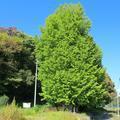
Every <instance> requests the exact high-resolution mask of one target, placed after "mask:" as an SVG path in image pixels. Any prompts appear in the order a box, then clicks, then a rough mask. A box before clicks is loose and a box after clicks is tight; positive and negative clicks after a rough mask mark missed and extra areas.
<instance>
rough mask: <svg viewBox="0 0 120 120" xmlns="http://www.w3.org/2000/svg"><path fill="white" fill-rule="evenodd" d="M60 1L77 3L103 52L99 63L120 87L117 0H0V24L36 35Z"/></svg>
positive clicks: (119, 41)
mask: <svg viewBox="0 0 120 120" xmlns="http://www.w3.org/2000/svg"><path fill="white" fill-rule="evenodd" d="M64 3H81V4H82V6H83V8H84V10H85V13H86V15H87V16H88V17H89V19H90V20H91V22H92V27H91V30H90V33H91V35H92V36H93V37H94V40H95V42H96V43H97V44H98V45H99V46H100V47H101V49H102V52H103V65H104V67H105V69H106V70H107V72H108V74H109V75H110V77H111V78H112V80H113V82H114V83H115V85H116V88H117V89H119V90H120V81H119V78H120V0H0V27H12V26H15V27H17V28H18V29H19V30H21V31H23V32H25V33H27V34H30V35H33V36H34V35H39V34H40V26H43V25H44V24H45V19H46V18H47V17H48V16H49V15H50V14H52V13H54V11H55V10H56V9H57V8H58V7H59V6H60V5H62V4H64Z"/></svg>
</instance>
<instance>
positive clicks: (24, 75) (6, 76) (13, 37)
mask: <svg viewBox="0 0 120 120" xmlns="http://www.w3.org/2000/svg"><path fill="white" fill-rule="evenodd" d="M34 48H35V45H34V40H33V38H32V37H30V36H28V35H26V34H25V33H22V32H20V31H18V30H17V29H12V28H2V29H0V95H4V94H6V95H7V96H9V98H10V99H11V100H12V99H13V97H15V98H16V100H17V101H18V102H23V101H26V100H29V101H32V100H33V96H34V75H35V56H34Z"/></svg>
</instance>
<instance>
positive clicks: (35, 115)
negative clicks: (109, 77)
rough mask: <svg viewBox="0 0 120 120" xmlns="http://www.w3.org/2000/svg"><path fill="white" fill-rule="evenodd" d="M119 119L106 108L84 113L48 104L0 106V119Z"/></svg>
mask: <svg viewBox="0 0 120 120" xmlns="http://www.w3.org/2000/svg"><path fill="white" fill-rule="evenodd" d="M90 118H93V119H94V120H105V119H110V120H119V118H118V117H117V116H116V114H115V113H114V112H112V111H106V110H89V112H86V113H71V112H68V111H56V109H55V108H53V107H49V106H48V105H42V106H38V107H35V108H30V109H23V108H20V107H17V106H16V105H15V104H12V105H8V106H6V107H2V108H0V120H89V119H90Z"/></svg>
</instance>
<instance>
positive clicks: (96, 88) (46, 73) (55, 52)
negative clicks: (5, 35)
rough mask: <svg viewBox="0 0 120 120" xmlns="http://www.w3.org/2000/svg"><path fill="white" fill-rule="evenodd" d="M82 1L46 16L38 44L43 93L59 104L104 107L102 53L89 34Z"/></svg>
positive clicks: (89, 24) (53, 102)
mask: <svg viewBox="0 0 120 120" xmlns="http://www.w3.org/2000/svg"><path fill="white" fill-rule="evenodd" d="M90 27H91V23H90V21H89V19H88V18H87V17H86V15H85V13H84V11H83V8H82V7H81V5H80V4H75V5H73V4H70V5H68V4H65V5H62V6H61V7H59V9H58V10H57V11H56V12H55V13H54V14H52V15H50V16H49V17H48V18H47V19H46V24H45V27H43V28H42V29H41V32H42V35H41V38H40V42H39V44H37V48H36V55H37V59H38V63H39V79H40V80H41V84H42V91H43V93H42V95H43V97H44V99H45V100H47V101H48V102H50V103H52V104H54V105H58V104H64V105H72V106H87V107H91V106H92V107H100V106H103V105H104V104H105V102H106V98H105V96H106V95H107V90H106V89H105V82H104V74H105V71H104V68H103V66H102V52H101V50H100V48H99V47H98V46H97V45H96V43H95V42H94V40H93V38H92V37H91V36H90V34H89V30H90Z"/></svg>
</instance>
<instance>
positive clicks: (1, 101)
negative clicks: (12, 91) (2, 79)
mask: <svg viewBox="0 0 120 120" xmlns="http://www.w3.org/2000/svg"><path fill="white" fill-rule="evenodd" d="M8 100H9V98H8V96H6V95H3V96H0V106H3V105H6V104H7V103H8Z"/></svg>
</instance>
